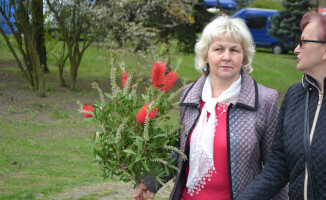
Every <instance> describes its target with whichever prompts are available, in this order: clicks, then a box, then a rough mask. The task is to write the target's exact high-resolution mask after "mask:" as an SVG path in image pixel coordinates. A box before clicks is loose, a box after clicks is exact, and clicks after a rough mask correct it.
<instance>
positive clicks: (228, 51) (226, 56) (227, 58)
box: [223, 50, 231, 61]
mask: <svg viewBox="0 0 326 200" xmlns="http://www.w3.org/2000/svg"><path fill="white" fill-rule="evenodd" d="M230 59H231V54H230V50H225V52H224V55H223V60H227V61H228V60H230Z"/></svg>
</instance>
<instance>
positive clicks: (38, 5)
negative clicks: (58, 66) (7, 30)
mask: <svg viewBox="0 0 326 200" xmlns="http://www.w3.org/2000/svg"><path fill="white" fill-rule="evenodd" d="M32 27H33V41H34V43H35V45H36V47H37V52H38V55H39V58H40V62H41V65H44V72H49V69H48V67H47V64H46V61H47V58H46V46H45V31H44V16H43V0H32Z"/></svg>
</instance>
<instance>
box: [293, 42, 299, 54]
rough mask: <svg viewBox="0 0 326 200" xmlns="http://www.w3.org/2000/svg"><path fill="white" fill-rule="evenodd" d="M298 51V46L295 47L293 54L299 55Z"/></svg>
mask: <svg viewBox="0 0 326 200" xmlns="http://www.w3.org/2000/svg"><path fill="white" fill-rule="evenodd" d="M299 50H300V45H299V44H298V45H297V47H295V49H294V53H295V54H299Z"/></svg>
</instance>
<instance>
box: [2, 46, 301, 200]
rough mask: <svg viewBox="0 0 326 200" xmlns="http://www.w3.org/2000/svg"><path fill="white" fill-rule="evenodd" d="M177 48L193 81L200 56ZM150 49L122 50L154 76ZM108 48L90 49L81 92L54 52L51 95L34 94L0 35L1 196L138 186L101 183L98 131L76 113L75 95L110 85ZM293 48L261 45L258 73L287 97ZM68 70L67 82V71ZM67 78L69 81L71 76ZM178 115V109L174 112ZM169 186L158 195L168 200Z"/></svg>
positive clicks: (98, 195)
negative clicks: (278, 51)
mask: <svg viewBox="0 0 326 200" xmlns="http://www.w3.org/2000/svg"><path fill="white" fill-rule="evenodd" d="M175 48H176V47H172V48H171V52H170V55H171V63H172V64H174V63H175V60H176V59H177V58H179V57H180V58H182V59H183V61H184V62H183V64H182V65H181V68H180V69H179V71H178V73H179V77H180V79H181V80H185V79H187V80H188V82H191V81H194V80H195V79H197V78H198V77H200V76H201V75H200V74H199V73H198V72H197V71H196V70H195V69H194V55H193V54H189V55H185V54H181V53H178V52H177V51H176V50H175ZM156 50H157V48H156V47H153V49H151V52H150V53H147V54H133V53H132V50H129V49H124V50H119V51H117V52H118V57H119V58H120V60H123V61H124V62H125V63H126V65H127V66H128V68H130V69H131V68H132V69H135V71H136V72H137V76H139V77H149V76H150V73H151V67H152V65H153V62H154V61H155V60H156V59H157V57H156V55H155V52H156ZM107 52H108V48H100V47H99V46H96V44H95V45H94V46H92V47H91V48H89V49H88V50H86V52H85V55H84V58H83V60H82V63H81V66H80V68H79V72H78V77H77V85H76V87H77V90H76V91H69V90H68V89H67V88H60V87H59V85H58V75H57V69H56V67H55V66H54V64H55V58H54V55H55V52H52V54H50V55H49V56H48V59H49V67H50V71H51V73H50V74H48V75H47V83H46V84H47V93H46V95H47V97H46V98H39V97H38V96H37V94H36V92H33V91H30V90H29V89H28V87H27V85H26V84H25V82H24V78H23V77H22V76H21V72H20V71H19V69H18V68H17V67H16V66H15V64H14V62H13V61H12V59H13V58H12V56H11V54H10V53H9V51H8V49H7V48H6V46H5V45H4V43H3V41H1V40H0V102H1V104H0V200H8V199H83V200H86V199H87V200H91V199H92V200H97V199H103V198H106V199H131V198H130V197H131V196H132V191H133V188H132V186H131V185H130V184H124V183H121V182H118V181H116V180H103V179H102V178H101V176H100V175H101V174H100V171H99V167H98V166H97V165H96V164H94V163H93V159H94V158H93V155H92V146H91V140H90V137H91V136H92V135H93V133H94V132H95V130H96V128H97V127H96V124H94V122H88V121H85V120H84V119H83V117H82V116H81V115H80V114H79V113H78V111H77V110H78V105H77V104H76V100H78V99H79V100H81V101H82V102H83V103H93V102H94V101H93V100H94V99H95V98H97V93H96V91H94V90H92V89H91V83H92V82H93V81H98V82H99V84H100V86H101V87H102V89H103V90H104V91H107V90H108V89H109V67H108V58H107ZM295 58H296V56H295V55H294V54H293V53H290V54H286V55H274V54H271V52H270V51H266V50H263V49H258V50H257V53H256V56H255V58H254V61H253V68H254V71H253V73H252V76H253V77H254V78H255V80H256V81H257V82H258V83H261V84H263V85H265V86H268V87H271V88H274V89H276V90H278V92H279V94H280V96H281V99H282V98H283V96H284V94H285V92H286V90H287V88H288V87H289V86H290V85H291V84H293V83H294V82H297V81H299V80H300V79H301V76H302V73H300V72H298V71H297V70H296V62H295ZM68 64H69V63H67V66H66V68H65V77H66V79H67V80H68V77H69V74H68V73H69V68H68ZM67 82H68V81H67ZM179 85H180V84H179ZM171 115H172V116H173V118H172V121H175V120H177V119H178V111H175V112H173V113H172V114H171ZM170 190H171V186H170V185H168V186H167V187H166V188H165V189H163V190H162V191H160V193H159V194H158V195H157V196H156V198H155V199H158V200H160V199H166V198H167V197H168V195H169V191H170Z"/></svg>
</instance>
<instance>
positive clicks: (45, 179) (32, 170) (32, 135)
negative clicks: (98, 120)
mask: <svg viewBox="0 0 326 200" xmlns="http://www.w3.org/2000/svg"><path fill="white" fill-rule="evenodd" d="M0 127H1V128H0V132H1V137H0V141H1V145H0V152H2V153H1V157H0V166H1V167H0V174H1V175H0V180H1V181H0V191H1V192H0V199H3V200H5V199H6V200H7V199H21V198H22V197H25V196H26V198H27V199H34V198H36V196H35V194H39V193H41V194H43V195H45V196H46V195H48V194H53V193H58V192H61V191H62V190H63V189H65V188H71V187H75V186H78V185H83V184H86V183H98V182H101V180H102V178H101V177H100V176H99V170H98V168H97V166H96V165H95V164H93V163H92V159H93V156H92V150H91V142H90V140H89V136H88V135H86V134H85V131H81V130H83V129H85V130H89V133H88V134H89V135H92V133H91V131H92V130H93V129H94V124H92V123H85V122H83V121H73V122H69V121H67V120H57V121H55V122H54V123H51V122H47V121H44V122H42V121H41V122H40V121H39V122H37V123H30V122H27V121H24V120H22V121H21V122H16V123H12V124H11V123H6V122H4V121H2V120H0ZM62 130H64V132H61V131H62ZM67 130H72V131H71V133H69V132H67ZM80 133H84V134H80Z"/></svg>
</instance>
